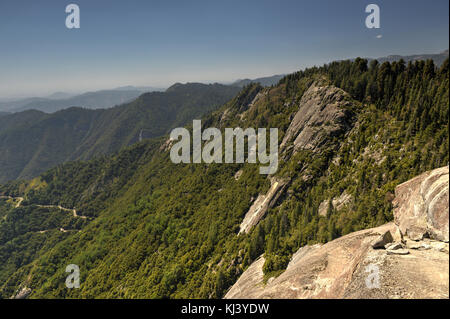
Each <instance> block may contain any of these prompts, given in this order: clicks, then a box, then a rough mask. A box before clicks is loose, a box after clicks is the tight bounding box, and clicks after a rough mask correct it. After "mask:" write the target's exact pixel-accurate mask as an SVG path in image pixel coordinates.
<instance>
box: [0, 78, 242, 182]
mask: <svg viewBox="0 0 450 319" xmlns="http://www.w3.org/2000/svg"><path fill="white" fill-rule="evenodd" d="M239 90H240V89H239V88H238V87H233V86H226V85H221V84H211V85H206V84H200V83H188V84H179V85H177V86H174V87H172V88H171V89H169V90H167V92H151V93H145V94H142V95H141V96H139V97H138V98H137V99H136V100H134V101H132V102H130V103H127V104H123V105H120V106H117V107H113V108H109V109H98V110H89V109H84V108H79V107H71V108H68V109H64V110H60V111H57V112H55V113H51V114H47V113H44V112H42V111H38V110H27V111H24V112H20V113H13V114H10V115H4V116H1V117H0V182H4V181H7V180H12V179H16V178H30V177H34V176H36V175H37V174H39V173H41V172H43V171H45V170H47V169H49V168H51V167H53V166H55V165H58V164H61V163H63V162H66V161H71V160H80V159H81V160H87V159H90V158H92V157H94V156H98V155H102V154H110V153H113V152H116V151H118V150H119V149H121V148H122V147H124V146H127V145H130V144H133V143H135V142H137V141H138V140H139V136H140V133H141V130H144V129H145V132H144V133H145V134H143V136H144V138H152V137H158V136H162V135H163V134H166V133H168V130H169V129H171V128H173V127H177V126H183V125H185V124H186V123H187V122H188V121H190V120H192V119H194V118H197V117H199V116H202V115H203V114H205V113H206V112H209V111H212V110H214V109H215V108H217V107H219V106H220V105H222V104H224V103H225V102H227V101H228V100H230V99H231V98H232V97H233V96H234V95H235V94H237V92H238V91H239Z"/></svg>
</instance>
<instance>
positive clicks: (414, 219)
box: [393, 166, 449, 242]
mask: <svg viewBox="0 0 450 319" xmlns="http://www.w3.org/2000/svg"><path fill="white" fill-rule="evenodd" d="M448 171H449V170H448V166H446V167H442V168H438V169H435V170H433V171H429V172H426V173H424V174H422V175H419V176H417V177H415V178H413V179H411V180H409V181H407V182H405V183H403V184H400V185H398V186H397V187H396V189H395V199H394V202H393V204H394V207H395V208H394V216H395V223H396V224H397V225H398V226H399V228H400V231H401V232H402V234H404V235H406V236H407V237H409V238H410V239H412V240H421V239H423V238H424V237H429V238H432V239H435V240H440V241H445V242H448V239H449V230H448V222H449V214H448V205H449V200H448V196H449V190H448V189H449V184H448V183H449V177H448Z"/></svg>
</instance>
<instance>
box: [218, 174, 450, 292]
mask: <svg viewBox="0 0 450 319" xmlns="http://www.w3.org/2000/svg"><path fill="white" fill-rule="evenodd" d="M395 193H396V198H395V199H394V204H395V209H394V218H395V223H394V222H391V223H388V224H385V225H383V226H380V227H376V228H371V229H366V230H362V231H358V232H354V233H351V234H348V235H346V236H343V237H340V238H338V239H335V240H333V241H330V242H328V243H326V244H324V245H320V244H318V245H314V246H304V247H302V248H300V249H299V250H298V251H297V252H296V253H295V254H294V255H293V256H292V258H291V261H290V263H289V264H288V266H287V268H286V270H285V271H284V272H283V273H282V274H281V275H279V276H278V277H277V278H271V279H269V280H268V281H267V283H266V284H264V281H263V276H264V274H263V271H262V269H263V266H264V256H261V257H260V258H258V259H257V260H256V261H255V262H254V263H253V264H252V265H250V267H249V268H248V269H247V270H246V271H245V272H244V273H243V274H242V275H241V277H240V278H239V279H238V281H237V282H236V283H235V284H234V285H233V286H232V287H231V288H230V290H229V291H228V293H227V294H226V295H225V298H244V299H245V298H449V244H448V218H449V215H448V167H444V168H439V169H436V170H433V171H430V172H427V173H424V174H422V175H420V176H418V177H416V178H414V179H412V180H410V181H408V182H406V183H403V184H401V185H399V186H398V187H397V188H396V192H395ZM427 237H428V238H427Z"/></svg>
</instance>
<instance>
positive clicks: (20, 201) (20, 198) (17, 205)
mask: <svg viewBox="0 0 450 319" xmlns="http://www.w3.org/2000/svg"><path fill="white" fill-rule="evenodd" d="M0 198H8V199H14V200H16V199H17V200H18V201H17V204H16V206H15V208H19V207H20V205H22V202H23V197H12V196H0Z"/></svg>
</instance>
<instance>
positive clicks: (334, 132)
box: [280, 82, 353, 153]
mask: <svg viewBox="0 0 450 319" xmlns="http://www.w3.org/2000/svg"><path fill="white" fill-rule="evenodd" d="M352 103H353V102H352V100H351V98H350V96H349V95H348V93H346V92H345V91H343V90H341V89H339V88H337V87H335V86H331V85H327V86H322V85H320V84H319V83H318V82H316V83H313V84H312V85H311V86H310V87H309V89H308V90H307V91H306V92H305V93H304V94H303V96H302V98H301V100H300V106H299V109H298V112H297V114H296V115H295V116H294V118H293V120H292V122H291V124H290V125H289V128H288V129H287V131H286V135H285V137H284V139H283V141H282V143H281V145H280V151H285V150H288V149H292V148H293V151H294V153H295V152H296V151H298V150H300V149H307V150H312V151H317V150H318V149H319V148H320V147H321V146H322V145H323V144H324V143H325V142H326V141H329V140H330V138H332V137H337V136H340V135H342V134H343V133H345V132H346V131H348V130H349V129H350V128H351V126H352V125H351V122H352V121H351V118H352V115H351V112H350V111H349V107H350V106H351V105H352Z"/></svg>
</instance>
